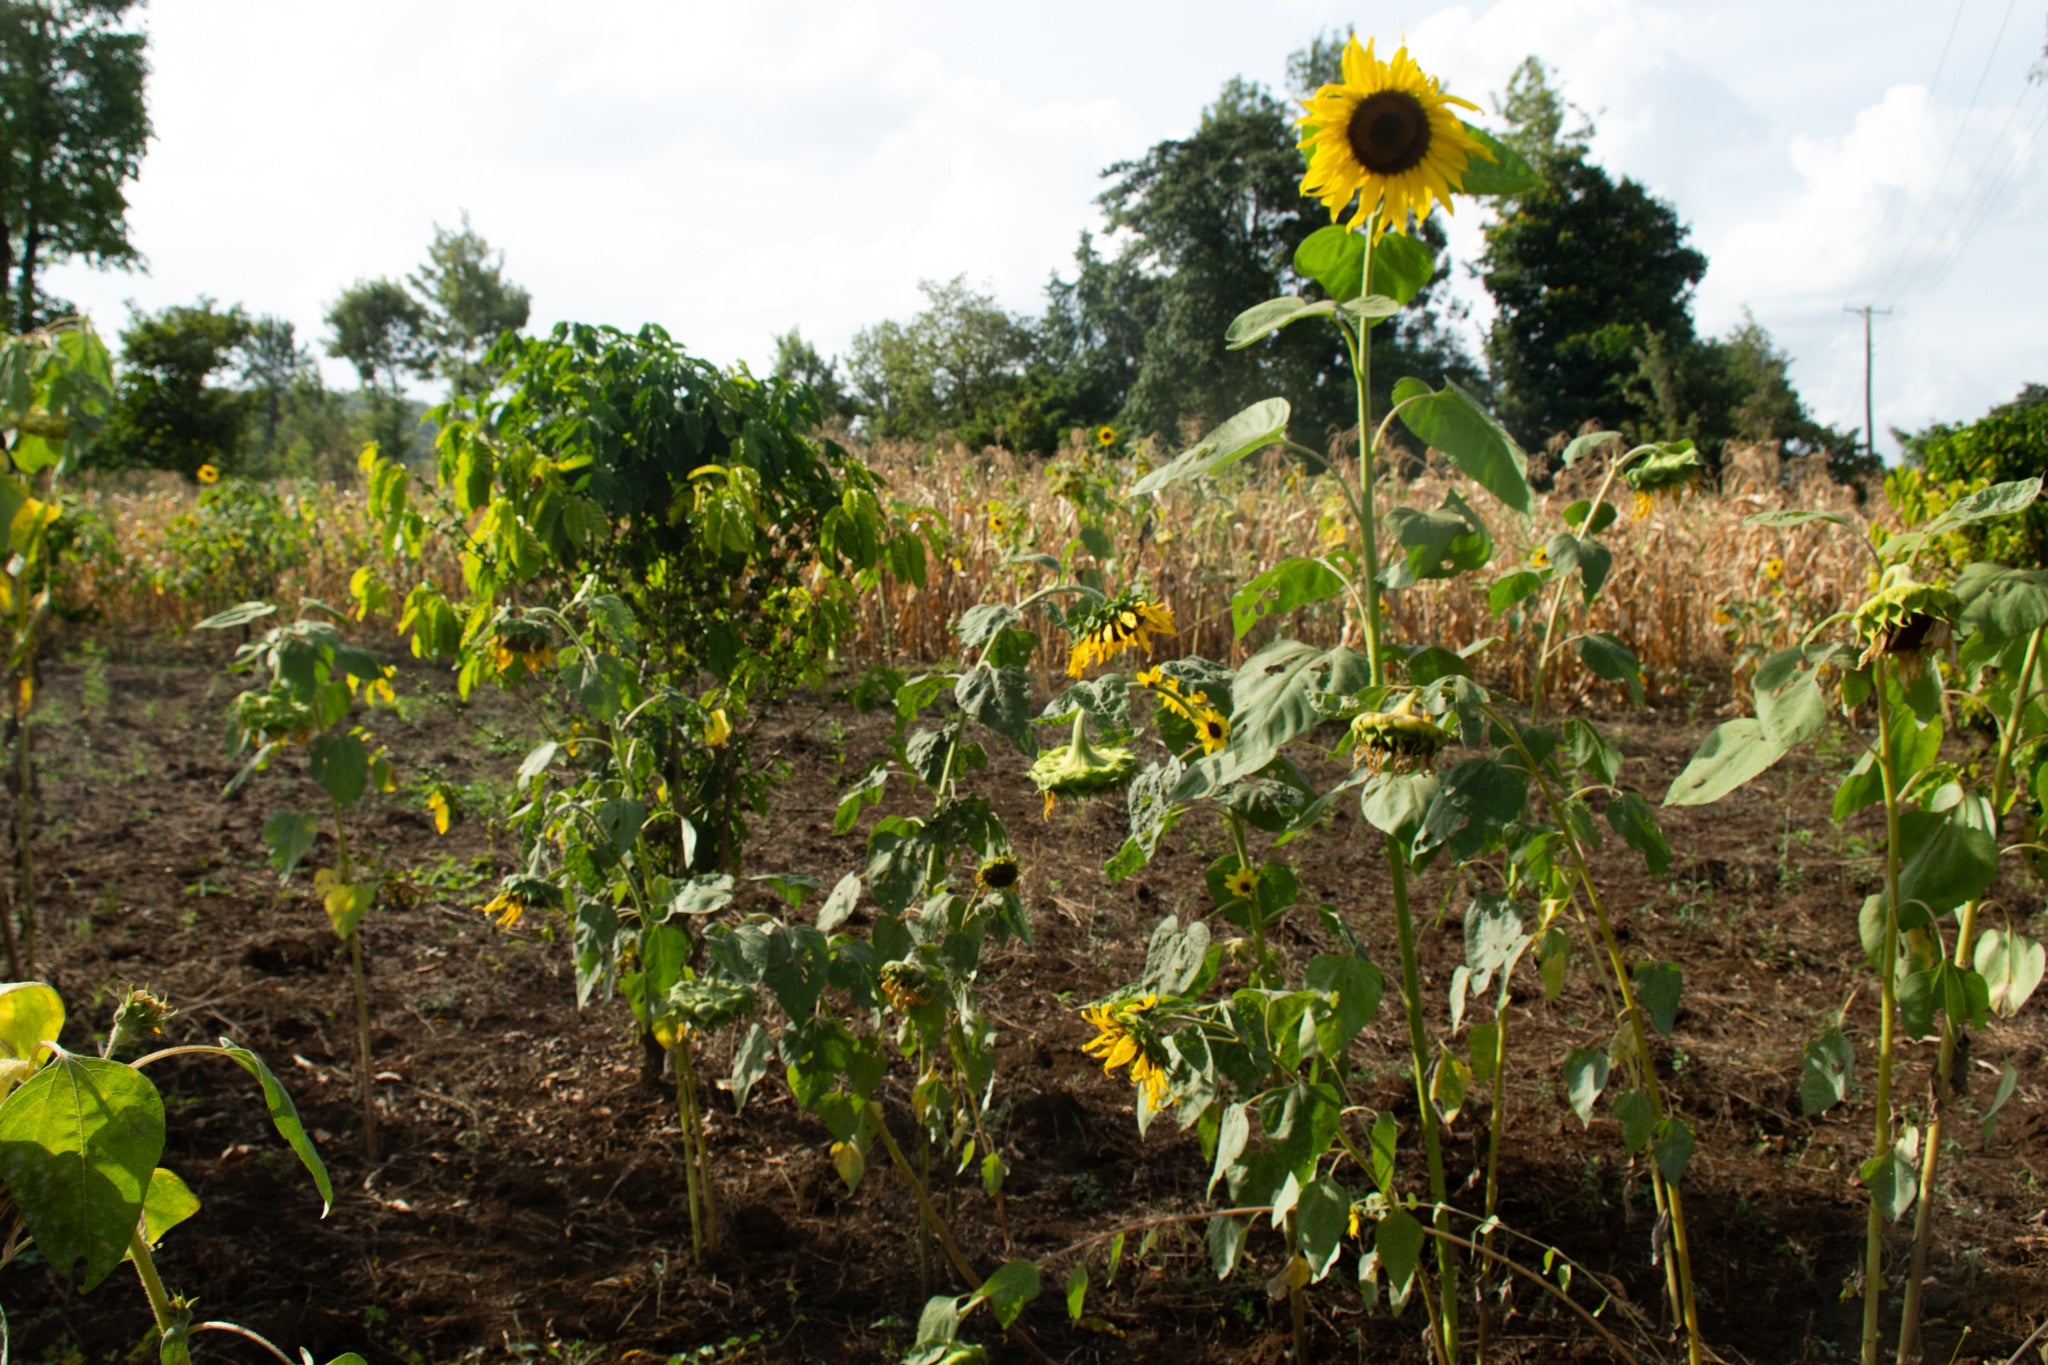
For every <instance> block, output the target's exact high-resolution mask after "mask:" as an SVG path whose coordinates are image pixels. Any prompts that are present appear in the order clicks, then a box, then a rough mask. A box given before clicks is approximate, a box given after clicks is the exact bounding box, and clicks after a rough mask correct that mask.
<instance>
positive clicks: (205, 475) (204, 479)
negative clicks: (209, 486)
mask: <svg viewBox="0 0 2048 1365" xmlns="http://www.w3.org/2000/svg"><path fill="white" fill-rule="evenodd" d="M193 477H194V478H196V479H198V480H199V482H201V483H219V482H220V471H219V470H218V469H215V468H214V467H213V466H212V465H210V464H203V465H201V466H199V469H198V471H197V472H196V473H195V474H194V475H193Z"/></svg>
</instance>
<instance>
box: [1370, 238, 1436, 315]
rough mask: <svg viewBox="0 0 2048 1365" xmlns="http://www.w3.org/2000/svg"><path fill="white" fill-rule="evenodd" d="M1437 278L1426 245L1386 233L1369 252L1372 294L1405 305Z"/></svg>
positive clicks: (1429, 251)
mask: <svg viewBox="0 0 2048 1365" xmlns="http://www.w3.org/2000/svg"><path fill="white" fill-rule="evenodd" d="M1435 274H1436V253H1435V252H1434V251H1432V250H1430V247H1429V244H1428V243H1427V242H1418V241H1417V240H1415V239H1414V238H1413V237H1410V236H1408V235H1407V234H1406V233H1402V232H1389V233H1387V234H1386V235H1384V236H1383V237H1381V238H1380V240H1379V242H1378V243H1377V244H1376V245H1375V246H1374V247H1373V249H1372V281H1371V284H1372V292H1373V293H1375V294H1383V295H1385V296H1386V297H1387V298H1390V299H1392V300H1393V301H1394V302H1396V303H1404V304H1405V303H1407V302H1408V301H1409V300H1410V299H1412V298H1414V297H1415V296H1416V295H1417V294H1419V293H1421V292H1422V287H1423V286H1424V285H1426V284H1428V283H1429V281H1430V279H1431V278H1432V277H1433V276H1434V275H1435Z"/></svg>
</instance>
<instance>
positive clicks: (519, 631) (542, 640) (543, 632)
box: [492, 616, 555, 672]
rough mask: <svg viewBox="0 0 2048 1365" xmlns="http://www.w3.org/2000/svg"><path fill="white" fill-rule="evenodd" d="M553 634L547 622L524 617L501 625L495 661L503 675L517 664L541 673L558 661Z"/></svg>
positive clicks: (494, 656) (494, 650) (498, 628)
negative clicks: (556, 659) (541, 670)
mask: <svg viewBox="0 0 2048 1365" xmlns="http://www.w3.org/2000/svg"><path fill="white" fill-rule="evenodd" d="M553 644H554V632H553V631H552V630H550V629H549V627H548V624H547V622H545V621H535V620H531V619H529V618H527V617H523V616H515V617H511V618H509V619H507V620H503V621H500V622H498V626H497V639H496V641H495V647H494V649H493V650H492V656H493V658H492V661H493V662H494V663H496V664H497V666H498V670H499V671H500V672H503V671H505V670H506V669H509V668H511V667H512V665H513V664H515V663H521V664H525V665H526V666H527V667H528V668H529V669H534V670H539V669H542V668H545V667H547V666H548V665H549V664H551V663H553V662H554V661H555V651H554V648H553Z"/></svg>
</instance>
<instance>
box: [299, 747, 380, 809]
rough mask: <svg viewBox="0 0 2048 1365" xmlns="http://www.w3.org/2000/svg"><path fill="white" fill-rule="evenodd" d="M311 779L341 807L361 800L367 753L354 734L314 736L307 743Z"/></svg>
mask: <svg viewBox="0 0 2048 1365" xmlns="http://www.w3.org/2000/svg"><path fill="white" fill-rule="evenodd" d="M307 753H308V756H309V758H310V760H311V762H310V764H309V768H310V770H311V772H312V774H313V780H314V781H315V782H317V783H319V784H320V788H321V790H322V791H324V792H326V793H327V794H328V795H329V796H330V797H332V798H333V799H334V803H335V804H336V805H338V806H340V807H341V808H342V809H343V810H347V809H348V808H349V807H351V806H353V805H355V803H356V802H357V801H359V800H361V799H362V795H363V789H364V788H365V787H367V786H368V785H369V782H370V752H369V750H368V749H365V748H364V747H363V741H362V740H361V739H359V738H357V737H356V736H355V735H317V736H315V737H314V739H313V742H312V743H311V744H310V745H308V746H307Z"/></svg>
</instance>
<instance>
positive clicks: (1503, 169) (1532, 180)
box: [1458, 119, 1543, 195]
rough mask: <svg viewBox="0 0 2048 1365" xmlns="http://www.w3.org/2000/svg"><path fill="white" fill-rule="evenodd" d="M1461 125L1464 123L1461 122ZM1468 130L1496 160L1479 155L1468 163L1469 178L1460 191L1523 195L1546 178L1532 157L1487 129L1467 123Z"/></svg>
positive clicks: (1467, 174) (1478, 193) (1460, 187)
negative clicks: (1539, 173) (1532, 160)
mask: <svg viewBox="0 0 2048 1365" xmlns="http://www.w3.org/2000/svg"><path fill="white" fill-rule="evenodd" d="M1459 122H1460V123H1464V120H1462V119H1460V120H1459ZM1464 126H1465V131H1466V132H1468V133H1470V134H1471V135H1472V136H1473V138H1474V139H1475V140H1476V141H1477V142H1478V143H1479V145H1480V146H1482V147H1484V148H1485V149H1486V150H1487V151H1489V152H1491V153H1493V159H1492V160H1491V161H1489V160H1487V159H1486V158H1485V157H1483V156H1478V155H1475V156H1473V157H1471V158H1470V159H1469V160H1467V161H1466V163H1465V176H1464V179H1463V181H1462V182H1461V183H1460V184H1459V186H1458V188H1459V189H1460V190H1462V191H1463V192H1464V193H1466V194H1473V195H1494V194H1523V193H1526V192H1527V191H1529V190H1533V189H1535V188H1536V187H1537V186H1538V185H1541V184H1542V183H1543V177H1542V176H1541V175H1538V174H1537V173H1536V168H1535V167H1534V166H1531V165H1530V164H1529V161H1528V158H1526V157H1524V156H1523V155H1522V154H1521V153H1520V152H1518V151H1516V150H1515V149H1514V148H1512V147H1510V146H1508V145H1507V144H1506V143H1505V142H1502V141H1501V140H1500V139H1499V138H1497V137H1495V136H1494V135H1493V134H1492V133H1489V132H1487V131H1486V130H1485V129H1484V128H1475V127H1474V126H1472V125H1471V124H1469V123H1465V125H1464Z"/></svg>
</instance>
